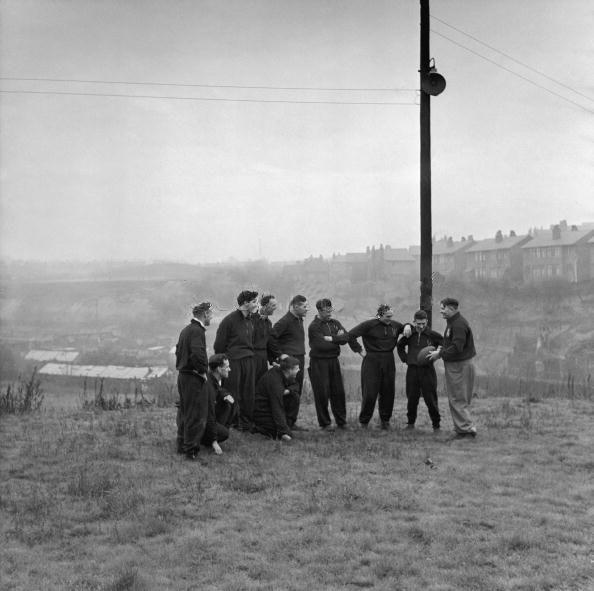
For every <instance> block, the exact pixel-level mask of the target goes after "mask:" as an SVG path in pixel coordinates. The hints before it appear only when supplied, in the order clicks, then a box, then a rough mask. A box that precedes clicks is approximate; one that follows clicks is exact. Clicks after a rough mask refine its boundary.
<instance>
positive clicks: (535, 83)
mask: <svg viewBox="0 0 594 591" xmlns="http://www.w3.org/2000/svg"><path fill="white" fill-rule="evenodd" d="M431 32H432V33H434V34H435V35H438V36H439V37H443V38H444V39H446V40H447V41H449V42H450V43H453V44H454V45H457V46H458V47H461V48H462V49H465V50H466V51H469V52H470V53H473V54H474V55H476V56H478V57H480V58H482V59H484V60H486V61H488V62H490V63H492V64H494V65H495V66H497V67H498V68H501V69H502V70H505V71H506V72H509V73H510V74H513V75H514V76H517V77H518V78H522V80H525V81H526V82H530V84H532V85H534V86H536V87H537V88H540V89H542V90H546V91H547V92H549V93H550V94H553V95H555V96H556V97H559V98H560V99H563V100H564V101H567V102H568V103H571V104H572V105H575V106H576V107H579V108H580V109H583V110H584V111H586V112H588V113H594V111H593V110H592V109H588V107H584V105H580V103H578V102H576V101H573V100H571V99H570V98H567V97H566V96H563V95H562V94H559V93H558V92H555V91H554V90H551V89H550V88H547V87H546V86H543V85H542V84H538V82H534V80H531V79H530V78H527V77H526V76H522V74H518V72H514V70H510V68H506V67H505V66H502V65H501V64H499V63H497V62H496V61H495V60H492V59H491V58H488V57H487V56H485V55H482V54H481V53H478V51H474V50H473V49H470V47H467V46H466V45H463V44H462V43H459V42H458V41H454V40H453V39H451V38H450V37H447V36H446V35H443V34H442V33H440V32H439V31H434V30H433V29H431Z"/></svg>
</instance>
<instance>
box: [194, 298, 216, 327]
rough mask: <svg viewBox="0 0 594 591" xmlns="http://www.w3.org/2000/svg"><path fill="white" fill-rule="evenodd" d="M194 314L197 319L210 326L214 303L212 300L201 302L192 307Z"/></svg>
mask: <svg viewBox="0 0 594 591" xmlns="http://www.w3.org/2000/svg"><path fill="white" fill-rule="evenodd" d="M192 315H193V316H194V318H196V320H200V321H201V322H202V324H204V326H208V325H209V324H210V321H211V320H212V304H211V303H210V302H200V303H199V304H197V305H196V306H194V307H193V308H192Z"/></svg>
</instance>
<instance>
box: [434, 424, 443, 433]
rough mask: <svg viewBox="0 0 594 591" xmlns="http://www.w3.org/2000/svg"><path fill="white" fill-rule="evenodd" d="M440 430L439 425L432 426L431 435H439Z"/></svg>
mask: <svg viewBox="0 0 594 591" xmlns="http://www.w3.org/2000/svg"><path fill="white" fill-rule="evenodd" d="M440 430H441V429H440V428H439V425H433V433H439V432H440Z"/></svg>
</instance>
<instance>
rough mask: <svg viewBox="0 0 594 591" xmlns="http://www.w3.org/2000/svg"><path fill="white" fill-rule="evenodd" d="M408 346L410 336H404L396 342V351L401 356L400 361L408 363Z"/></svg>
mask: <svg viewBox="0 0 594 591" xmlns="http://www.w3.org/2000/svg"><path fill="white" fill-rule="evenodd" d="M407 346H408V337H402V338H401V339H400V340H399V341H398V342H397V343H396V352H397V353H398V357H400V361H402V363H406V359H407V355H406V347H407Z"/></svg>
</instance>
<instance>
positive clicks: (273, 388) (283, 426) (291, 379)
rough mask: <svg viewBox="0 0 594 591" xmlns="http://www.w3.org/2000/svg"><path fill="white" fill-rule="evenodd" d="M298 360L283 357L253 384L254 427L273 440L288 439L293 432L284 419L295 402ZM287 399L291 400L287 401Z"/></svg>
mask: <svg viewBox="0 0 594 591" xmlns="http://www.w3.org/2000/svg"><path fill="white" fill-rule="evenodd" d="M298 371H299V360H298V359H296V358H295V357H290V356H289V357H285V358H284V359H282V360H281V362H280V365H279V366H278V367H273V368H272V369H269V370H268V371H267V372H266V373H265V374H264V375H263V376H262V377H261V378H260V380H259V381H258V383H257V384H256V398H255V403H254V423H255V427H254V430H255V431H256V432H257V433H262V434H263V435H266V436H267V437H271V438H272V439H282V440H283V441H291V439H292V437H293V435H292V433H291V427H290V425H289V423H288V420H287V411H286V409H287V408H291V406H292V404H293V403H294V402H295V400H297V401H298V396H297V391H296V385H297V384H296V382H295V378H296V376H297V372H298ZM287 398H289V399H291V400H292V401H293V402H287V400H286V399H287Z"/></svg>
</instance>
